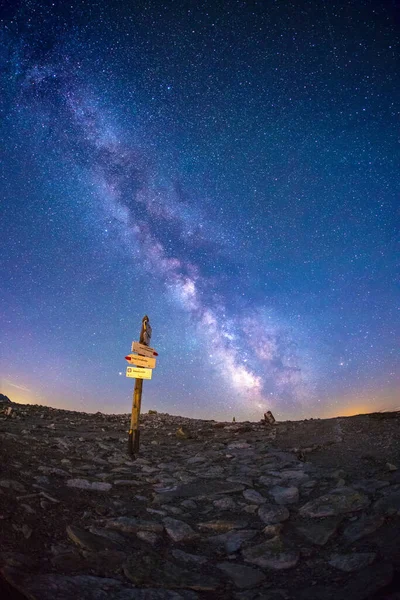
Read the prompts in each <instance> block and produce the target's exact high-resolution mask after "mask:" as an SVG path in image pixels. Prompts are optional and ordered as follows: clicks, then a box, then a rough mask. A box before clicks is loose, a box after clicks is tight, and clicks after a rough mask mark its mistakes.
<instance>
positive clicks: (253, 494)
mask: <svg viewBox="0 0 400 600" xmlns="http://www.w3.org/2000/svg"><path fill="white" fill-rule="evenodd" d="M243 497H244V498H245V500H247V501H248V502H251V503H252V504H265V503H266V501H267V499H266V498H264V496H262V495H261V494H260V492H257V491H256V490H251V489H250V490H244V491H243Z"/></svg>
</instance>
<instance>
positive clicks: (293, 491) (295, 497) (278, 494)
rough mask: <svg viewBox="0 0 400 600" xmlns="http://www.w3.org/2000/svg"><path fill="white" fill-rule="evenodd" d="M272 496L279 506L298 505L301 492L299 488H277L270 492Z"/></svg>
mask: <svg viewBox="0 0 400 600" xmlns="http://www.w3.org/2000/svg"><path fill="white" fill-rule="evenodd" d="M270 494H271V496H272V497H273V498H274V500H275V502H276V503H277V504H284V505H285V504H296V502H298V501H299V490H298V489H297V487H282V486H279V485H277V486H275V487H273V488H272V490H271V491H270Z"/></svg>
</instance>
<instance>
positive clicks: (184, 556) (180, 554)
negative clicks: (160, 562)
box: [172, 548, 208, 565]
mask: <svg viewBox="0 0 400 600" xmlns="http://www.w3.org/2000/svg"><path fill="white" fill-rule="evenodd" d="M172 556H173V557H174V558H176V560H180V561H182V562H184V563H187V564H191V565H204V564H205V563H206V562H207V561H208V559H207V557H206V556H201V555H199V554H189V553H188V552H184V551H183V550H178V549H177V548H176V549H175V550H172Z"/></svg>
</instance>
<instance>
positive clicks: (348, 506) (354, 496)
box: [299, 487, 369, 518]
mask: <svg viewBox="0 0 400 600" xmlns="http://www.w3.org/2000/svg"><path fill="white" fill-rule="evenodd" d="M368 505H369V499H368V498H367V496H366V495H365V494H363V493H362V492H359V491H356V490H353V489H352V488H347V487H342V488H336V489H334V490H332V492H330V493H329V494H325V495H323V496H320V497H319V498H316V499H315V500H311V501H310V502H307V504H305V505H304V506H302V507H301V508H300V510H299V514H300V515H301V516H303V517H312V518H318V517H333V516H336V515H340V514H346V513H350V512H356V511H359V510H362V509H364V508H366V507H367V506H368Z"/></svg>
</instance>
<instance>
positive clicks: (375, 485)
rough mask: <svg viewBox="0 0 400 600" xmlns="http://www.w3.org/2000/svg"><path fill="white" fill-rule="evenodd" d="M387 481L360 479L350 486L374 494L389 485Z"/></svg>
mask: <svg viewBox="0 0 400 600" xmlns="http://www.w3.org/2000/svg"><path fill="white" fill-rule="evenodd" d="M389 485H390V483H389V481H381V480H380V479H360V480H359V481H356V482H355V483H353V484H352V486H351V487H352V488H354V489H355V490H361V491H362V492H365V493H366V494H371V495H373V494H375V493H376V492H377V491H378V490H381V489H383V488H385V487H387V486H389Z"/></svg>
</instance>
